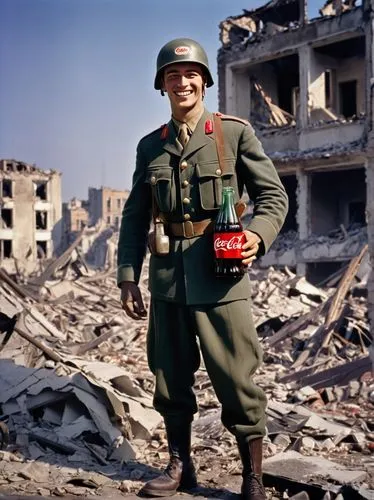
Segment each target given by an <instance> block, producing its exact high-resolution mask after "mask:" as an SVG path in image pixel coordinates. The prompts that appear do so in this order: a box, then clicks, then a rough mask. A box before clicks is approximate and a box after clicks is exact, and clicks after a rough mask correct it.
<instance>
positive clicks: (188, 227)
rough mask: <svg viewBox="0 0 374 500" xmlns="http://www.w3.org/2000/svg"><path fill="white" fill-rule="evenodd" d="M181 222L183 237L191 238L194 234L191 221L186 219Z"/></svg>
mask: <svg viewBox="0 0 374 500" xmlns="http://www.w3.org/2000/svg"><path fill="white" fill-rule="evenodd" d="M182 224H183V236H184V237H185V238H193V237H194V236H195V230H194V227H193V223H192V222H191V221H190V220H187V221H185V222H183V223H182Z"/></svg>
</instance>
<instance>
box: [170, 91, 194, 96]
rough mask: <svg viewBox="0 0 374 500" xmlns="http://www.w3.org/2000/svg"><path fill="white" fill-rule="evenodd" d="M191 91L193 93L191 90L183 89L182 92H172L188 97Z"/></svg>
mask: <svg viewBox="0 0 374 500" xmlns="http://www.w3.org/2000/svg"><path fill="white" fill-rule="evenodd" d="M192 93H193V92H192V90H184V91H183V92H174V94H175V95H177V96H178V97H188V96H189V95H191V94H192Z"/></svg>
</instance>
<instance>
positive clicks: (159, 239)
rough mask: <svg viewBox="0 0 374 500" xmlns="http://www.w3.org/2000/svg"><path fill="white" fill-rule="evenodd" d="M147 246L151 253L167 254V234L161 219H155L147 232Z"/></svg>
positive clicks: (159, 255) (168, 249)
mask: <svg viewBox="0 0 374 500" xmlns="http://www.w3.org/2000/svg"><path fill="white" fill-rule="evenodd" d="M148 248H149V251H150V252H151V254H152V255H156V256H157V257H163V256H165V255H168V254H169V251H170V242H169V236H168V235H166V234H165V226H164V224H163V223H162V222H161V221H156V222H155V224H154V228H153V230H152V231H150V232H149V234H148Z"/></svg>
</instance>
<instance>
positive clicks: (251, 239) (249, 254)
mask: <svg viewBox="0 0 374 500" xmlns="http://www.w3.org/2000/svg"><path fill="white" fill-rule="evenodd" d="M243 232H244V234H245V237H246V239H247V241H246V242H245V243H244V245H243V247H242V248H243V250H244V251H243V252H242V257H243V260H242V262H243V264H245V265H246V266H250V265H251V264H252V262H253V261H254V260H256V259H257V257H256V254H257V252H258V249H259V248H260V243H261V238H260V237H259V235H258V234H256V233H252V231H247V230H245V231H243Z"/></svg>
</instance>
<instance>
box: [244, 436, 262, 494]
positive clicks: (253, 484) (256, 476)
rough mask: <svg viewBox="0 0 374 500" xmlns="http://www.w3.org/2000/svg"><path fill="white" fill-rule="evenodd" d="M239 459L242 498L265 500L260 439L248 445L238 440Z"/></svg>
mask: <svg viewBox="0 0 374 500" xmlns="http://www.w3.org/2000/svg"><path fill="white" fill-rule="evenodd" d="M238 448H239V453H240V458H241V459H242V463H243V473H242V476H243V484H242V491H241V493H242V498H243V499H244V500H266V493H265V488H264V485H263V484H262V438H257V439H253V440H252V441H250V442H249V443H246V442H245V441H241V440H239V439H238Z"/></svg>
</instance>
